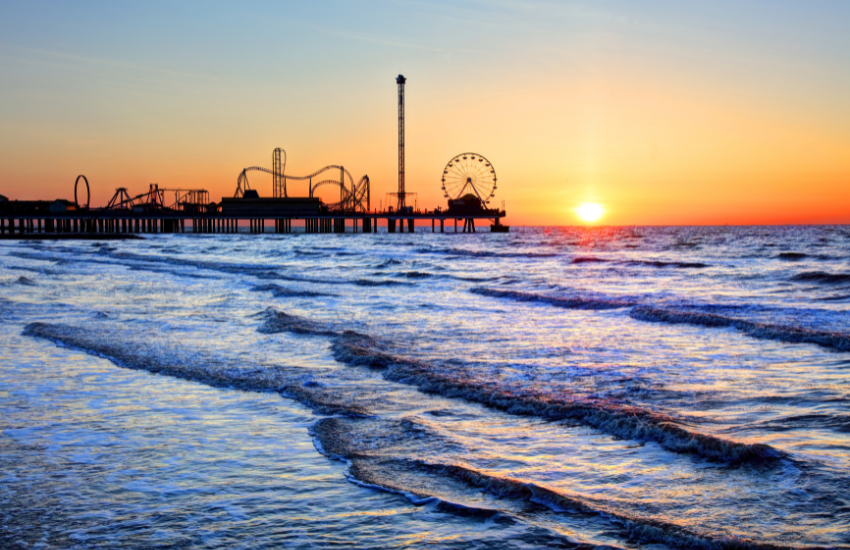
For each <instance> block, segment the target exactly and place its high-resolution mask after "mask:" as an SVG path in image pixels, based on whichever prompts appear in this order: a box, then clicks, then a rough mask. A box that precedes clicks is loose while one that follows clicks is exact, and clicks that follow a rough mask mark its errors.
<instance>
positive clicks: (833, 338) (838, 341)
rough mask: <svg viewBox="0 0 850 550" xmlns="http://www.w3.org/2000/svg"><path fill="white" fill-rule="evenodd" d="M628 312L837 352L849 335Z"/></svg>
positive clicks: (650, 310)
mask: <svg viewBox="0 0 850 550" xmlns="http://www.w3.org/2000/svg"><path fill="white" fill-rule="evenodd" d="M629 315H630V316H631V317H632V318H634V319H638V320H640V321H649V322H655V323H671V324H688V325H696V326H701V327H720V328H725V327H732V328H735V329H738V330H740V331H741V332H743V333H744V334H746V335H747V336H751V337H753V338H759V339H762V340H778V341H781V342H788V343H794V344H797V343H799V344H816V345H819V346H821V347H824V348H830V349H835V350H838V351H850V334H847V333H844V332H829V331H819V330H810V329H804V328H799V327H788V326H781V325H770V324H766V323H757V322H754V321H747V320H744V319H736V318H733V317H726V316H724V315H716V314H713V313H699V312H692V311H680V310H672V309H661V308H656V307H649V306H638V307H635V308H634V309H632V310H631V311H630V312H629Z"/></svg>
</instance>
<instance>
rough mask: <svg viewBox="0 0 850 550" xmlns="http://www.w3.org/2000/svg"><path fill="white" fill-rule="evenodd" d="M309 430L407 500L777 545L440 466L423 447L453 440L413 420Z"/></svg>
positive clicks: (716, 542) (715, 543) (692, 541)
mask: <svg viewBox="0 0 850 550" xmlns="http://www.w3.org/2000/svg"><path fill="white" fill-rule="evenodd" d="M310 432H311V434H312V435H313V437H314V440H315V442H316V448H317V449H318V450H319V451H320V452H321V453H322V454H324V455H325V456H327V457H329V458H332V459H336V460H343V461H345V462H346V463H348V475H349V476H350V477H351V478H352V480H353V481H354V482H356V483H358V484H361V485H365V486H367V487H373V488H378V489H383V490H385V491H389V492H394V493H398V494H402V495H405V496H407V497H408V498H409V499H410V500H411V501H413V502H415V503H425V502H429V501H434V500H438V501H440V502H444V503H447V504H451V505H454V506H460V507H462V508H465V509H472V510H476V511H479V512H487V511H490V512H491V513H492V511H493V508H495V509H496V510H501V511H502V512H503V513H506V514H508V515H511V516H514V517H517V519H520V517H521V515H523V514H522V511H527V510H528V509H529V506H531V507H534V506H541V507H545V508H548V509H550V510H553V511H555V512H571V513H577V514H582V515H584V516H585V517H587V520H588V521H602V522H607V523H609V524H613V525H612V527H615V528H618V527H619V528H622V529H624V530H625V531H626V532H627V533H628V534H629V535H630V536H632V537H635V538H638V539H640V540H642V541H652V542H661V543H665V544H670V545H672V546H676V547H687V548H711V549H730V550H732V549H736V550H737V549H745V548H747V549H749V548H752V549H762V548H765V549H772V548H776V547H775V546H772V545H764V544H760V543H757V542H754V541H751V540H746V539H742V538H730V537H724V538H721V537H718V536H716V535H714V534H707V533H703V532H700V531H699V530H698V529H697V528H694V527H682V526H680V525H677V524H675V523H671V522H670V521H662V520H658V519H655V518H653V517H651V516H647V515H645V513H644V515H638V514H635V513H631V512H628V511H625V510H624V509H623V508H628V507H629V504H628V503H625V506H623V504H624V503H615V502H609V501H606V500H605V499H603V498H599V497H591V496H587V495H581V494H576V493H573V494H570V493H565V492H564V491H559V490H554V489H551V488H548V487H545V486H543V485H541V484H539V483H534V482H530V481H526V480H519V479H514V478H510V477H506V476H501V475H494V474H488V473H486V472H483V471H481V470H479V469H477V468H474V467H472V466H469V465H466V464H461V463H459V462H457V461H455V462H452V463H444V462H442V461H441V462H436V463H435V462H433V461H429V460H428V459H424V458H420V456H421V449H422V447H423V446H425V447H427V448H435V447H439V448H441V449H442V451H441V452H442V453H443V454H445V452H446V449H445V446H446V445H447V444H448V445H451V441H446V440H445V439H444V438H442V437H441V436H440V435H438V434H436V433H434V432H432V431H430V430H429V429H427V427H425V426H422V425H421V424H419V423H418V422H416V421H415V420H414V419H409V418H404V419H401V420H384V419H363V420H359V419H356V418H326V419H322V420H320V421H318V422H316V423H315V424H314V425H313V426H312V427H311V429H310ZM458 450H459V451H461V452H462V450H461V449H458ZM478 495H483V496H484V497H485V498H484V499H482V498H481V496H478ZM487 497H489V498H490V499H492V501H488V500H487ZM512 503H515V504H514V505H512ZM618 504H619V505H618ZM650 513H651V512H650ZM520 520H521V519H520ZM609 528H610V527H609Z"/></svg>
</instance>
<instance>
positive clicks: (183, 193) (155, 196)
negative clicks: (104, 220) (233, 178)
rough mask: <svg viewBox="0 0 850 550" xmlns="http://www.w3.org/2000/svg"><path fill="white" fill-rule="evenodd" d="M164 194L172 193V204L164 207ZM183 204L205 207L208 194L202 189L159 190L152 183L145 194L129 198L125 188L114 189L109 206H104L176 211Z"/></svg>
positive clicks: (111, 208) (108, 208)
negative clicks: (142, 207)
mask: <svg viewBox="0 0 850 550" xmlns="http://www.w3.org/2000/svg"><path fill="white" fill-rule="evenodd" d="M166 193H174V203H173V204H171V205H169V206H166V205H165V194H166ZM185 203H192V204H197V205H203V206H207V204H208V203H209V192H207V191H206V190H204V189H165V188H162V189H161V188H160V187H159V186H158V185H157V184H155V183H152V184H151V185H150V190H149V191H148V192H147V193H142V194H141V195H136V196H135V197H131V196H130V194H129V193H127V189H126V188H124V187H119V188H118V189H116V191H115V195H113V196H112V198H111V199H110V200H109V204H107V205H106V209H107V210H118V209H126V208H133V207H135V206H141V205H145V206H149V207H153V208H167V209H171V210H178V209H179V208H180V206H181V205H183V204H185Z"/></svg>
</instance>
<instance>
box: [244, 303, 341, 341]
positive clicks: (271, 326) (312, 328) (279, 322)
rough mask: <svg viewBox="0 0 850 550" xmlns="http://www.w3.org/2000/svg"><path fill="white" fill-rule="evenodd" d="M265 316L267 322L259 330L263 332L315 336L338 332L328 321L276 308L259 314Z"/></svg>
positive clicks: (333, 334)
mask: <svg viewBox="0 0 850 550" xmlns="http://www.w3.org/2000/svg"><path fill="white" fill-rule="evenodd" d="M257 316H259V317H263V318H265V320H266V321H265V323H263V324H262V326H260V328H258V329H257V330H258V331H259V332H261V333H263V334H275V333H278V332H292V333H294V334H310V335H313V336H336V335H337V334H338V333H337V332H336V331H335V330H334V329H333V327H331V326H330V325H328V324H326V323H321V322H318V321H312V320H310V319H305V318H304V317H299V316H298V315H290V314H288V313H284V312H283V311H279V310H277V309H274V308H268V309H266V310H265V311H261V312H260V313H258V314H257Z"/></svg>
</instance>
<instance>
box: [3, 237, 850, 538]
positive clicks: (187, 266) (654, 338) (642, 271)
mask: <svg viewBox="0 0 850 550" xmlns="http://www.w3.org/2000/svg"><path fill="white" fill-rule="evenodd" d="M419 231H420V232H417V233H414V234H386V233H379V234H377V235H369V234H367V235H363V234H346V235H339V234H310V235H306V234H295V235H272V234H268V235H262V236H257V235H248V234H237V235H175V234H171V235H147V236H146V237H145V239H144V240H133V241H103V242H98V241H48V240H44V241H8V240H7V241H0V320H2V323H0V358H2V362H0V365H2V369H0V547H2V548H191V547H203V548H252V549H254V548H332V547H341V548H422V547H427V548H459V549H460V548H592V547H610V548H622V549H659V550H660V549H668V548H670V549H672V548H706V549H727V548H728V549H739V548H780V547H782V548H784V547H791V548H803V547H807V548H808V547H844V548H850V315H848V307H850V228H848V227H846V226H811V227H617V228H611V227H599V228H556V227H552V228H512V230H511V233H508V234H489V233H478V234H439V233H438V234H433V233H431V232H430V228H428V229H427V230H423V229H422V228H420V229H419Z"/></svg>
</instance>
